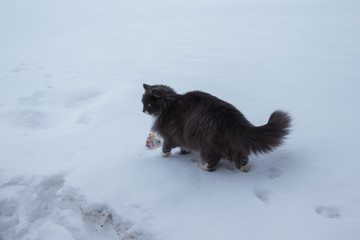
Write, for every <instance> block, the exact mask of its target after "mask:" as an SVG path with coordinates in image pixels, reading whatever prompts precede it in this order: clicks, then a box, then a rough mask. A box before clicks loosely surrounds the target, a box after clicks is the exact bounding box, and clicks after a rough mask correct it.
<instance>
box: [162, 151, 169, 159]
mask: <svg viewBox="0 0 360 240" xmlns="http://www.w3.org/2000/svg"><path fill="white" fill-rule="evenodd" d="M170 154H171V153H170V152H162V153H161V156H162V157H163V158H167V157H169V156H170Z"/></svg>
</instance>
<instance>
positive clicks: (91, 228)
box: [0, 0, 360, 240]
mask: <svg viewBox="0 0 360 240" xmlns="http://www.w3.org/2000/svg"><path fill="white" fill-rule="evenodd" d="M359 10H360V2H359V1H356V0H327V1H325V0H324V1H322V0H314V1H307V0H288V1H285V0H270V1H268V0H168V1H165V0H131V1H116V0H102V1H100V0H77V1H73V0H61V1H60V0H55V1H47V0H32V1H26V0H0V32H1V33H0V35H1V36H0V56H1V57H0V239H1V240H25V239H26V240H48V239H59V240H72V239H84V240H85V239H86V240H88V239H90V240H91V239H94V240H95V239H105V240H110V239H114V240H115V239H140V240H152V239H156V240H185V239H190V240H199V239H204V240H205V239H206V240H219V239H231V240H233V239H247V240H263V239H276V240H289V239H292V240H296V239H299V240H300V239H301V240H304V239H312V240H319V239H326V240H338V239H346V240H356V239H359V236H360V227H359V226H360V174H359V172H360V159H359V156H358V152H359V149H358V148H359V143H360V141H359V133H360V127H359V126H360V124H359V121H360V111H359V109H358V106H357V105H358V103H359V102H360V97H359V92H360V80H359V78H360V67H359V66H360V31H359V29H360V14H359ZM144 82H145V83H148V84H156V83H160V84H167V85H169V86H171V87H173V88H174V89H175V90H177V91H178V92H179V93H184V92H186V91H191V90H202V91H207V92H209V93H211V94H214V95H216V96H218V97H220V98H222V99H224V100H226V101H228V102H230V103H232V104H233V105H235V106H236V107H237V108H238V109H240V110H241V111H242V112H243V113H244V114H245V115H246V116H247V118H248V119H249V120H250V121H251V122H252V123H253V124H255V125H262V124H265V123H266V122H267V120H268V117H269V116H270V114H271V112H272V111H274V110H276V109H283V110H287V111H289V113H290V114H291V115H292V116H293V118H294V124H293V131H292V133H291V135H290V136H289V138H288V140H287V142H286V144H284V145H283V146H282V147H281V148H279V149H278V150H277V151H275V152H273V153H271V154H267V155H261V156H252V157H251V159H250V163H251V171H250V172H249V173H247V174H245V173H240V172H236V171H235V170H234V166H232V165H231V164H229V163H227V162H222V163H221V164H220V166H219V168H218V170H217V171H216V172H212V173H209V172H204V171H203V170H201V169H200V168H198V167H197V162H199V160H200V157H199V155H198V154H197V153H192V154H190V155H186V156H180V155H178V154H176V151H175V152H174V153H173V154H172V156H171V157H169V158H166V159H164V158H161V157H160V149H156V150H153V151H148V150H146V149H145V140H146V137H147V135H148V133H149V131H150V127H151V124H152V121H153V120H152V118H151V117H150V116H148V115H145V114H143V113H142V106H141V95H142V93H143V88H142V83H144Z"/></svg>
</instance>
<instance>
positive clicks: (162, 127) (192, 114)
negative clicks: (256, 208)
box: [142, 84, 291, 172]
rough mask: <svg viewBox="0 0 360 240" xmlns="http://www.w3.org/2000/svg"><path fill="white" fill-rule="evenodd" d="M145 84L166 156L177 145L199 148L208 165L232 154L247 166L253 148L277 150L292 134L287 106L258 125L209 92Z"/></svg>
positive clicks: (208, 167)
mask: <svg viewBox="0 0 360 240" xmlns="http://www.w3.org/2000/svg"><path fill="white" fill-rule="evenodd" d="M143 86H144V89H145V93H144V95H143V97H142V103H143V112H147V113H148V114H150V115H152V116H154V117H155V122H154V126H153V127H152V130H153V131H154V132H156V133H158V134H160V136H161V137H163V139H164V143H163V147H162V151H163V156H164V157H167V156H169V155H170V152H171V149H173V148H175V147H181V150H180V153H181V154H185V153H189V151H190V150H195V151H198V152H200V156H201V158H202V162H201V163H200V164H199V167H200V168H202V169H203V170H206V171H215V170H216V166H217V164H218V163H219V161H220V160H221V159H228V160H230V161H232V162H235V165H236V168H237V169H239V170H240V171H243V172H247V171H248V170H249V165H248V161H249V158H248V156H249V155H250V154H251V153H254V154H257V153H266V152H269V151H272V150H273V149H274V148H276V147H278V146H279V145H280V144H281V143H282V142H283V140H284V138H285V136H286V135H288V134H289V128H290V125H291V118H290V116H289V115H288V114H287V113H286V112H283V111H275V112H273V113H272V114H271V116H270V118H269V121H268V123H267V124H265V125H263V126H259V127H255V126H254V125H252V124H251V123H250V122H249V121H248V120H247V119H246V118H245V117H244V115H243V114H242V113H241V112H239V111H238V110H237V109H236V108H235V107H234V106H232V105H231V104H229V103H227V102H225V101H223V100H221V99H219V98H216V97H214V96H212V95H210V94H208V93H205V92H200V91H193V92H188V93H186V94H183V95H182V94H177V93H176V92H175V91H174V90H173V89H172V88H170V87H168V86H164V85H153V86H150V85H147V84H144V85H143Z"/></svg>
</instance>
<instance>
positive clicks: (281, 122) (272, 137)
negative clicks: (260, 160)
mask: <svg viewBox="0 0 360 240" xmlns="http://www.w3.org/2000/svg"><path fill="white" fill-rule="evenodd" d="M290 127H291V117H290V115H289V114H288V113H286V112H284V111H280V110H278V111H275V112H273V113H272V114H271V116H270V118H269V121H268V123H267V124H265V125H263V126H260V127H254V128H253V129H251V130H250V131H249V132H248V134H247V139H246V142H247V145H248V148H249V150H250V151H251V152H252V153H254V154H258V153H266V152H270V151H272V150H273V149H274V148H276V147H278V146H279V145H281V144H282V143H283V141H284V139H285V137H286V135H288V134H289V132H290Z"/></svg>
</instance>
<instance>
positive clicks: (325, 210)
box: [315, 206, 341, 218]
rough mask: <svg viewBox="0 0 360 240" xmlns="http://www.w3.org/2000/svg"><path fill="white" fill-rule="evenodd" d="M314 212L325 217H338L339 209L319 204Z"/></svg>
mask: <svg viewBox="0 0 360 240" xmlns="http://www.w3.org/2000/svg"><path fill="white" fill-rule="evenodd" d="M315 212H316V213H317V214H319V215H321V216H323V217H326V218H339V217H340V216H341V215H340V210H339V208H338V207H335V206H320V207H317V208H316V209H315Z"/></svg>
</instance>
